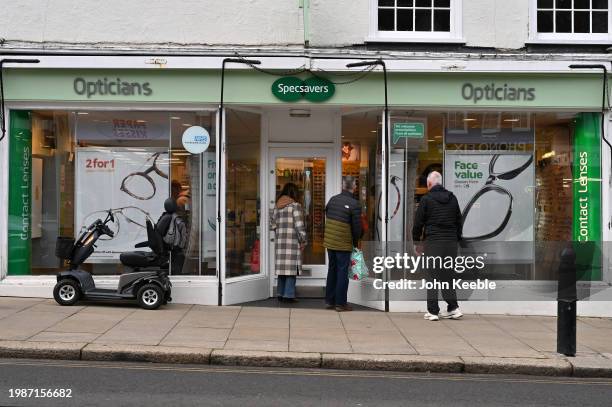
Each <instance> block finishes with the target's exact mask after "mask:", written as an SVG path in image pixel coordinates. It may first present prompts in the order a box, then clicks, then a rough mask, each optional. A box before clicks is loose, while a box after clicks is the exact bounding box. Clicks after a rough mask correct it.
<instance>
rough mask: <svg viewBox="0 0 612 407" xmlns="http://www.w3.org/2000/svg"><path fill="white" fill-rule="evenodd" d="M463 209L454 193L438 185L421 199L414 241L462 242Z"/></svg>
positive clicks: (413, 229) (414, 230) (416, 218)
mask: <svg viewBox="0 0 612 407" xmlns="http://www.w3.org/2000/svg"><path fill="white" fill-rule="evenodd" d="M461 233H462V222H461V209H459V203H458V202H457V198H456V197H455V195H453V193H452V192H450V191H447V190H446V189H444V187H443V186H441V185H436V186H434V187H433V188H431V189H430V190H429V192H428V193H427V195H425V196H423V198H421V203H420V204H419V208H418V209H417V212H416V215H415V217H414V226H413V228H412V239H413V240H414V241H415V242H418V241H424V240H427V241H441V240H442V241H454V242H456V241H458V240H461Z"/></svg>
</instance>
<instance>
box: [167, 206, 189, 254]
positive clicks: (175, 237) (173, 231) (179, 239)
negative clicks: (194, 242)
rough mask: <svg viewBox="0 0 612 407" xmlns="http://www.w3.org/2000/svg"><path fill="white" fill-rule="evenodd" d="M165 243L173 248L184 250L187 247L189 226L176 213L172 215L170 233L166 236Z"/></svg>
mask: <svg viewBox="0 0 612 407" xmlns="http://www.w3.org/2000/svg"><path fill="white" fill-rule="evenodd" d="M164 243H166V244H167V245H169V246H170V247H171V248H175V247H178V248H181V249H184V248H185V247H186V246H187V225H186V224H185V221H184V220H183V219H182V218H181V217H180V216H178V215H177V214H176V213H173V214H172V219H171V220H170V225H169V227H168V231H167V232H166V234H165V235H164Z"/></svg>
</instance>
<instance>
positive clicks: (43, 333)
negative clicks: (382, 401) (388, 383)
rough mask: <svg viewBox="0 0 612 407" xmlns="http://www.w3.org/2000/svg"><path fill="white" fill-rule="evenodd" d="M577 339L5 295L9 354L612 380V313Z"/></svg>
mask: <svg viewBox="0 0 612 407" xmlns="http://www.w3.org/2000/svg"><path fill="white" fill-rule="evenodd" d="M577 336H578V339H577V343H578V346H577V350H578V353H577V356H576V357H573V358H569V357H564V356H562V355H559V354H557V353H555V349H556V318H554V317H543V316H542V317H537V316H500V315H465V316H464V317H463V318H462V319H461V320H458V321H453V320H442V321H438V322H430V321H425V320H423V316H422V314H409V313H384V312H378V311H354V312H346V313H337V312H335V311H330V310H325V309H296V308H286V307H283V308H279V307H249V306H233V307H214V306H201V305H183V304H170V305H168V306H165V307H163V308H161V309H159V310H157V311H146V310H142V309H140V308H138V307H136V306H133V305H124V304H123V305H110V304H87V305H77V306H72V307H62V306H59V305H57V304H56V303H55V302H54V301H53V300H49V299H41V298H12V297H2V298H0V357H4V358H7V357H10V358H35V359H66V360H88V361H136V362H158V363H189V364H213V365H229V366H256V367H291V368H326V369H348V370H381V371H382V370H387V371H405V372H406V371H407V372H435V373H479V374H487V373H496V374H529V375H544V376H577V377H612V340H611V339H610V338H611V337H612V320H610V319H601V318H579V320H578V324H577Z"/></svg>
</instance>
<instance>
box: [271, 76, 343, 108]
mask: <svg viewBox="0 0 612 407" xmlns="http://www.w3.org/2000/svg"><path fill="white" fill-rule="evenodd" d="M335 92H336V87H335V86H334V84H333V83H332V82H331V81H329V80H327V79H325V78H320V77H315V76H313V77H310V78H308V79H306V80H302V79H300V78H297V77H295V76H285V77H282V78H280V79H277V80H276V81H274V83H273V84H272V94H273V95H274V96H276V97H277V98H278V99H280V100H282V101H283V102H297V101H299V100H301V99H306V100H308V101H310V102H324V101H326V100H329V99H330V98H331V97H332V96H334V93H335Z"/></svg>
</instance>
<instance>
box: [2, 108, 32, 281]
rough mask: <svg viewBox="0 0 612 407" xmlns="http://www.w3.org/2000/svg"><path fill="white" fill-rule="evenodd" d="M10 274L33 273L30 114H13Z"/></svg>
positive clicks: (9, 192)
mask: <svg viewBox="0 0 612 407" xmlns="http://www.w3.org/2000/svg"><path fill="white" fill-rule="evenodd" d="M8 196H9V202H8V274H9V275H13V276H14V275H28V274H31V273H32V271H31V256H32V254H31V253H32V219H31V214H32V206H31V205H32V130H31V116H30V112H29V111H15V110H12V111H11V113H10V129H9V185H8Z"/></svg>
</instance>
